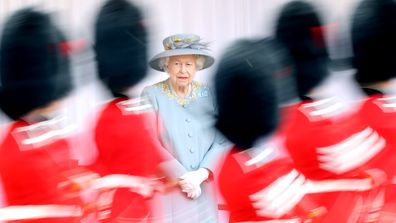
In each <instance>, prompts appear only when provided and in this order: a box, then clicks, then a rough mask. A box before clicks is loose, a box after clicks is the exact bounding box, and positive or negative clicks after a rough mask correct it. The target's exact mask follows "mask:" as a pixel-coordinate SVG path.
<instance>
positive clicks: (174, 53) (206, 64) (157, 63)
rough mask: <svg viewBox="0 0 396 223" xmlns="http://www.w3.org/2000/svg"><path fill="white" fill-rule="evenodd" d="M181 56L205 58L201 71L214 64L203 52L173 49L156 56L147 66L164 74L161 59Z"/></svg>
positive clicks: (211, 58) (207, 54)
mask: <svg viewBox="0 0 396 223" xmlns="http://www.w3.org/2000/svg"><path fill="white" fill-rule="evenodd" d="M181 55H199V56H203V57H205V62H204V65H203V67H202V68H201V70H203V69H206V68H208V67H210V66H212V65H213V63H214V58H213V57H212V56H211V55H210V54H209V53H207V52H205V51H202V50H195V49H174V50H166V51H164V52H162V53H159V54H157V55H156V56H154V57H153V58H152V59H151V60H150V62H149V65H150V67H151V68H153V69H154V70H157V71H161V72H165V70H164V69H163V68H162V67H161V66H160V61H161V59H162V58H166V57H171V56H181Z"/></svg>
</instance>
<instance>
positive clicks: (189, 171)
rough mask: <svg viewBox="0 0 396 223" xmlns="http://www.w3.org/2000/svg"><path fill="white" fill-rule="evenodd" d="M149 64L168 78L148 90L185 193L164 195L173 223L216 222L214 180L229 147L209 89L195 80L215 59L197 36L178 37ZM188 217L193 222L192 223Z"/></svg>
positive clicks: (169, 165) (171, 170)
mask: <svg viewBox="0 0 396 223" xmlns="http://www.w3.org/2000/svg"><path fill="white" fill-rule="evenodd" d="M163 44H164V48H165V51H164V52H162V53H160V54H158V55H156V56H155V57H154V58H153V59H152V60H151V61H150V66H151V67H152V68H153V69H155V70H157V71H162V72H167V73H168V74H169V78H168V79H167V80H164V81H162V82H159V83H156V84H154V85H152V86H149V87H146V88H145V89H144V90H143V95H146V96H147V97H148V98H149V99H150V101H151V103H152V104H153V107H154V108H155V110H156V111H157V119H156V123H155V124H156V126H157V130H158V137H159V140H160V142H161V144H162V146H163V147H164V152H165V153H166V155H168V157H169V159H168V161H167V162H166V164H165V165H164V166H163V168H164V169H165V171H166V172H167V173H168V174H169V175H171V176H172V177H173V179H174V180H175V181H177V182H178V185H179V186H180V190H179V189H178V190H175V191H173V192H171V193H169V194H166V195H164V197H163V199H162V200H163V202H164V207H165V209H166V215H163V219H162V220H165V221H168V222H186V221H188V222H216V221H217V219H216V216H217V205H216V202H215V200H216V199H215V196H214V193H213V190H212V189H213V188H212V187H211V184H210V179H211V176H212V175H213V171H214V170H215V168H216V166H217V165H218V164H219V162H220V159H221V158H220V157H221V155H222V154H224V153H225V150H226V148H227V147H228V146H227V144H226V143H225V140H224V139H223V138H222V137H221V136H220V135H219V133H218V132H216V131H215V129H214V128H213V124H214V114H215V107H214V101H213V96H212V93H211V91H210V89H209V88H208V87H207V86H206V85H203V84H201V83H199V82H197V81H194V77H195V73H196V72H197V71H198V70H202V69H205V68H208V67H210V66H211V65H212V64H213V62H214V59H213V57H212V56H210V55H209V54H208V52H207V51H206V50H207V44H206V43H202V42H201V39H200V37H199V36H197V35H186V34H180V35H173V36H170V37H167V38H166V39H164V41H163ZM187 218H188V220H187Z"/></svg>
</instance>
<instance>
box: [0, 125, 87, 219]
mask: <svg viewBox="0 0 396 223" xmlns="http://www.w3.org/2000/svg"><path fill="white" fill-rule="evenodd" d="M38 125H40V123H36V124H33V125H29V124H28V123H26V122H25V121H22V120H19V121H16V122H15V123H14V124H13V125H12V126H11V128H10V130H9V131H8V133H7V134H6V137H5V139H4V141H3V143H2V145H1V147H0V175H1V178H2V182H3V187H4V192H5V197H6V202H7V205H14V206H15V205H49V204H50V205H64V204H70V205H81V202H80V199H79V198H78V196H79V195H78V191H71V190H70V189H71V187H70V186H62V185H69V184H68V182H69V181H68V179H67V174H66V172H65V171H67V170H70V168H71V167H72V166H73V165H74V163H73V162H71V160H70V156H69V146H68V144H67V142H66V141H65V140H64V139H61V137H62V133H59V132H58V133H59V134H52V135H51V134H47V135H46V134H45V133H49V132H53V130H54V129H48V128H51V125H43V126H41V127H39V128H37V126H38ZM57 130H59V129H57ZM55 131H56V130H55ZM43 133H44V134H43ZM43 136H44V138H43ZM45 136H48V137H45ZM29 140H30V141H29ZM21 214H22V213H21ZM74 220H75V218H58V219H41V220H25V221H22V222H42V223H44V222H45V223H52V222H54V223H55V222H73V221H74ZM18 222H19V221H18Z"/></svg>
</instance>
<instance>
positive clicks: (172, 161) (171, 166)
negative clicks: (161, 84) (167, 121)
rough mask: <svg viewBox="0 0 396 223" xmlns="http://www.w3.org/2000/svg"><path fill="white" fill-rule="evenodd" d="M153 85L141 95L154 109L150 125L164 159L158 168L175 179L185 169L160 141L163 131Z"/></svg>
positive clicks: (184, 171) (146, 88)
mask: <svg viewBox="0 0 396 223" xmlns="http://www.w3.org/2000/svg"><path fill="white" fill-rule="evenodd" d="M153 90H154V89H153V87H145V88H144V89H143V91H142V94H141V96H142V97H146V98H148V99H149V100H150V103H151V104H152V106H153V108H154V110H155V117H154V118H153V119H152V120H151V122H150V126H152V127H153V128H152V131H153V135H154V137H155V139H156V140H157V142H158V144H160V153H161V155H162V156H163V157H164V161H163V162H162V163H161V164H160V168H161V169H162V170H163V171H164V172H165V174H166V175H168V177H169V178H171V179H173V180H175V179H177V178H178V177H180V176H182V175H183V174H184V173H186V172H187V170H186V169H185V168H184V166H183V165H182V164H181V163H180V162H179V161H178V160H177V159H176V158H175V157H174V156H173V155H172V154H171V153H170V152H169V151H168V150H167V148H165V146H164V143H162V142H161V134H163V132H164V131H165V129H164V128H163V127H162V126H163V125H162V124H161V123H162V122H161V119H160V117H159V115H158V101H157V98H156V96H155V93H154V92H153Z"/></svg>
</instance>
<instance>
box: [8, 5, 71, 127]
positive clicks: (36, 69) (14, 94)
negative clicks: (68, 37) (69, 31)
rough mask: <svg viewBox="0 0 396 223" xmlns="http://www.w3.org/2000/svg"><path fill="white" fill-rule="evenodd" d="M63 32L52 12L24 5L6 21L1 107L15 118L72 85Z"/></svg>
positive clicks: (63, 91)
mask: <svg viewBox="0 0 396 223" xmlns="http://www.w3.org/2000/svg"><path fill="white" fill-rule="evenodd" d="M65 44H66V42H65V38H64V35H63V34H62V33H61V31H60V30H59V29H58V28H56V27H55V26H54V24H53V23H52V22H51V19H50V17H49V15H47V14H44V13H41V12H38V11H35V10H34V9H31V8H29V9H23V10H20V11H18V12H16V13H14V14H13V15H12V16H11V17H10V18H9V19H8V20H7V21H6V23H5V26H4V29H3V32H2V38H1V45H0V74H1V75H0V77H1V86H0V107H1V109H2V110H3V111H4V113H5V114H6V115H8V116H9V117H10V118H12V119H18V118H21V117H22V116H24V115H26V114H27V113H29V112H30V111H33V110H34V109H37V108H41V107H43V106H46V105H48V104H49V103H50V102H52V101H55V100H58V99H60V98H62V97H64V96H65V95H66V94H67V93H68V92H69V91H70V90H71V88H72V79H71V76H70V72H69V59H68V55H67V54H68V52H67V50H66V48H65V47H64V46H65Z"/></svg>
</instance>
